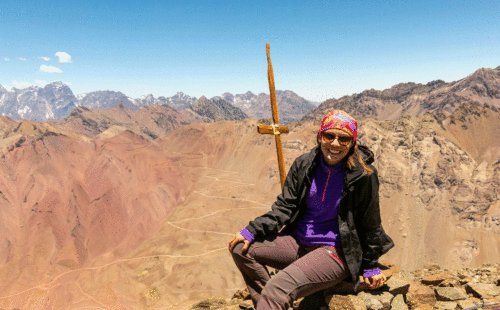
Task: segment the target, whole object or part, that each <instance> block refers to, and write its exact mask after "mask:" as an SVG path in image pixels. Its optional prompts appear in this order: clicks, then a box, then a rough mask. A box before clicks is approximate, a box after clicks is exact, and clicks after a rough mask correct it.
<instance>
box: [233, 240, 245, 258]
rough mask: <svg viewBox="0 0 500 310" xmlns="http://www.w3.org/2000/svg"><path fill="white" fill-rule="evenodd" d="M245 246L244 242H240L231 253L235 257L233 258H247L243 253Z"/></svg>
mask: <svg viewBox="0 0 500 310" xmlns="http://www.w3.org/2000/svg"><path fill="white" fill-rule="evenodd" d="M244 245H245V244H244V243H243V242H239V243H237V244H236V245H235V246H234V247H233V250H232V251H231V255H232V256H233V258H238V257H243V256H245V254H243V251H242V249H243V246H244Z"/></svg>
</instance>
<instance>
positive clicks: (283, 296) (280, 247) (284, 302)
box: [232, 235, 349, 310]
mask: <svg viewBox="0 0 500 310" xmlns="http://www.w3.org/2000/svg"><path fill="white" fill-rule="evenodd" d="M242 248H243V243H238V244H237V245H236V246H235V247H234V248H233V252H232V255H233V260H234V262H235V263H236V266H237V267H238V269H239V270H240V272H241V273H242V275H243V279H244V280H245V283H246V285H247V287H248V290H249V292H250V296H251V298H252V301H253V304H254V306H255V309H256V310H267V309H273V310H274V309H288V308H290V307H291V306H292V304H293V301H294V300H296V299H298V298H301V297H304V296H307V295H310V294H313V293H315V292H318V291H320V290H323V289H325V288H328V287H332V286H335V285H337V284H338V283H340V282H342V280H344V279H345V278H346V277H347V276H349V271H348V269H347V268H346V267H345V266H346V263H345V258H344V254H343V251H342V248H334V247H332V246H327V245H320V246H304V245H301V244H299V243H298V242H297V241H296V240H295V238H294V237H292V236H287V235H278V236H275V237H273V238H272V239H270V240H265V241H263V242H254V243H252V244H251V245H250V247H249V248H248V252H247V253H246V254H242V252H241V249H242ZM265 265H267V266H270V267H272V268H275V269H279V270H280V271H279V272H278V273H277V274H276V275H275V276H273V277H272V278H270V276H269V273H268V270H267V269H266V267H265Z"/></svg>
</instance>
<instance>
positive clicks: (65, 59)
mask: <svg viewBox="0 0 500 310" xmlns="http://www.w3.org/2000/svg"><path fill="white" fill-rule="evenodd" d="M56 56H57V57H59V62H72V61H71V56H70V55H69V54H68V53H65V52H57V53H56Z"/></svg>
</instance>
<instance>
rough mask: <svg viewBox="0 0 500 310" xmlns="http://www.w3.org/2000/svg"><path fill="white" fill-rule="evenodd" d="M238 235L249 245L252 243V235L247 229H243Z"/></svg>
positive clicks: (253, 238)
mask: <svg viewBox="0 0 500 310" xmlns="http://www.w3.org/2000/svg"><path fill="white" fill-rule="evenodd" d="M240 234H241V235H242V236H243V237H244V238H245V239H247V240H248V241H250V243H252V242H253V241H254V240H255V237H254V235H253V234H252V233H251V232H250V231H249V230H248V229H246V228H243V229H242V230H240Z"/></svg>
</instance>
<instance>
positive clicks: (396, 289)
mask: <svg viewBox="0 0 500 310" xmlns="http://www.w3.org/2000/svg"><path fill="white" fill-rule="evenodd" d="M385 285H386V286H387V290H388V291H389V293H391V294H392V295H394V296H396V295H398V294H403V295H406V294H407V293H408V290H409V289H410V283H409V282H407V281H405V280H402V279H400V278H398V277H392V278H390V279H389V280H387V282H385Z"/></svg>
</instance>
